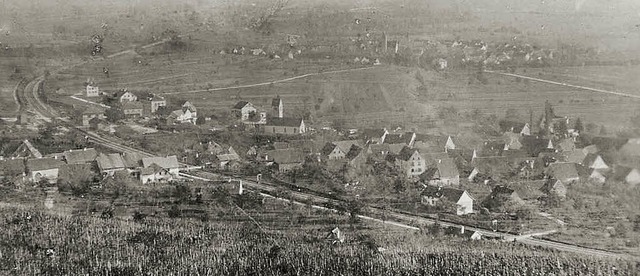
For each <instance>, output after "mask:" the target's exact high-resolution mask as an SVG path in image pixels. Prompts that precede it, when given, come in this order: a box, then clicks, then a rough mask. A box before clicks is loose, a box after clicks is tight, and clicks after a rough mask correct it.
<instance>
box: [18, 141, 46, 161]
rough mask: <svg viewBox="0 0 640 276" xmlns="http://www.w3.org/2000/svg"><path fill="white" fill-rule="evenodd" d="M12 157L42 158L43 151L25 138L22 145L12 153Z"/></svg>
mask: <svg viewBox="0 0 640 276" xmlns="http://www.w3.org/2000/svg"><path fill="white" fill-rule="evenodd" d="M11 157H29V158H42V153H40V151H39V150H38V149H37V148H36V147H34V146H33V144H31V142H29V140H26V139H25V140H23V141H22V143H21V144H20V146H18V148H17V149H16V150H15V151H14V152H13V154H11Z"/></svg>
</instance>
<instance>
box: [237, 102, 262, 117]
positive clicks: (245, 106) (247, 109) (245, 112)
mask: <svg viewBox="0 0 640 276" xmlns="http://www.w3.org/2000/svg"><path fill="white" fill-rule="evenodd" d="M257 112H258V110H257V109H256V108H255V106H253V104H252V103H250V102H247V101H239V102H238V103H236V105H234V106H233V108H232V109H231V113H232V114H234V115H235V116H236V117H237V118H240V120H241V121H247V120H249V118H250V117H251V116H255V115H256V114H257Z"/></svg>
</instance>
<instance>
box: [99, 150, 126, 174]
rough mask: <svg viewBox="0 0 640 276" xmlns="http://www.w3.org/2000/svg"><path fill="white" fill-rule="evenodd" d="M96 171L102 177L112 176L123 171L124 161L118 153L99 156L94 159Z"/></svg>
mask: <svg viewBox="0 0 640 276" xmlns="http://www.w3.org/2000/svg"><path fill="white" fill-rule="evenodd" d="M96 161H97V163H98V169H99V170H100V173H101V174H102V175H103V176H112V175H114V174H115V172H117V171H122V170H124V169H125V165H124V160H123V159H122V156H121V155H120V154H118V153H111V154H103V153H101V154H99V155H98V157H97V158H96Z"/></svg>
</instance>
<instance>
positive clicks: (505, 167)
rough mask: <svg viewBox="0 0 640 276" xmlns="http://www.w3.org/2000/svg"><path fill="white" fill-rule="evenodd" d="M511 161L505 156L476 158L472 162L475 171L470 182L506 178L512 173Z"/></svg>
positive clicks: (470, 176)
mask: <svg viewBox="0 0 640 276" xmlns="http://www.w3.org/2000/svg"><path fill="white" fill-rule="evenodd" d="M510 163H511V161H510V160H509V158H507V157H503V156H490V157H475V158H473V160H472V161H471V167H473V170H472V171H471V173H470V174H469V176H468V178H467V179H468V180H469V182H482V181H491V180H498V179H503V178H505V177H506V176H507V175H508V174H509V172H510V171H511V165H510Z"/></svg>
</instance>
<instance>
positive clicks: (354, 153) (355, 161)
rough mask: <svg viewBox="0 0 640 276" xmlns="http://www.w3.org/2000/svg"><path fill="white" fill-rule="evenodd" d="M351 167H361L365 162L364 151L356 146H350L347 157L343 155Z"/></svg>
mask: <svg viewBox="0 0 640 276" xmlns="http://www.w3.org/2000/svg"><path fill="white" fill-rule="evenodd" d="M345 158H346V159H347V162H348V164H349V165H350V166H351V167H356V168H357V167H361V166H363V165H364V164H365V163H366V162H367V155H366V153H365V151H364V149H363V148H362V147H360V146H358V145H352V146H351V148H350V149H349V151H348V152H347V155H345Z"/></svg>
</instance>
